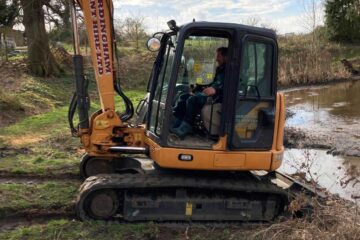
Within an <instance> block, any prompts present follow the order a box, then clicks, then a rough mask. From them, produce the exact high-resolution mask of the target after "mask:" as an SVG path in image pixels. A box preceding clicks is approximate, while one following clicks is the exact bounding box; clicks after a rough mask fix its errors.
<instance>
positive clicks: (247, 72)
mask: <svg viewBox="0 0 360 240" xmlns="http://www.w3.org/2000/svg"><path fill="white" fill-rule="evenodd" d="M276 69H277V44H276V42H275V41H274V40H272V39H269V38H265V37H259V36H256V35H245V36H244V37H243V38H242V41H241V60H240V69H239V76H238V79H237V87H236V92H235V105H234V114H233V119H232V127H231V132H230V141H229V144H230V146H229V147H230V148H231V149H233V150H244V149H247V150H251V149H264V150H269V149H271V146H272V140H273V135H274V122H275V109H276V105H275V103H276V99H275V98H276V78H277V77H276V75H277V72H276Z"/></svg>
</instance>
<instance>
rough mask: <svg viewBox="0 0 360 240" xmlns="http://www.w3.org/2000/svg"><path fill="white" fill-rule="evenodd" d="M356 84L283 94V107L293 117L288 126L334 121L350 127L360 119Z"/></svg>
mask: <svg viewBox="0 0 360 240" xmlns="http://www.w3.org/2000/svg"><path fill="white" fill-rule="evenodd" d="M359 93H360V81H352V82H346V83H339V84H333V85H329V86H326V87H324V86H322V87H318V88H316V87H312V88H304V89H295V90H291V91H285V96H286V104H287V106H288V107H289V108H290V109H291V110H293V111H294V112H296V113H298V112H299V114H296V115H295V116H294V117H295V118H296V117H299V118H301V119H290V121H289V122H288V124H289V125H298V124H304V123H306V124H311V123H312V122H326V121H331V122H333V120H334V119H335V120H336V121H344V122H346V123H350V124H353V123H354V121H359V118H360V96H359Z"/></svg>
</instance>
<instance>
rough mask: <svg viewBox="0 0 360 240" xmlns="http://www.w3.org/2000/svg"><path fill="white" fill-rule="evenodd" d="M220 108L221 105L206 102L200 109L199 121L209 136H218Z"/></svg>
mask: <svg viewBox="0 0 360 240" xmlns="http://www.w3.org/2000/svg"><path fill="white" fill-rule="evenodd" d="M221 108H222V104H221V103H219V102H213V101H208V102H207V103H206V104H205V105H204V107H203V108H202V109H201V119H202V121H203V123H204V127H205V129H206V130H207V131H208V133H209V134H210V135H211V136H218V135H219V133H220V123H221Z"/></svg>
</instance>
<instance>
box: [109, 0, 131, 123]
mask: <svg viewBox="0 0 360 240" xmlns="http://www.w3.org/2000/svg"><path fill="white" fill-rule="evenodd" d="M106 4H107V5H108V9H111V12H110V22H111V34H112V39H113V46H114V54H115V58H116V65H117V69H120V65H119V54H118V49H117V45H116V39H115V38H116V35H115V28H114V18H113V15H114V12H113V11H114V6H111V7H110V2H109V0H107V1H106ZM113 61H114V57H113ZM114 89H115V91H116V93H117V94H119V96H120V97H121V98H122V100H123V101H124V104H125V112H124V113H123V114H121V116H120V119H121V121H123V122H126V121H127V120H129V119H130V118H132V116H133V115H134V106H133V103H132V102H131V100H130V99H129V98H128V97H127V96H126V95H125V93H124V92H123V91H122V89H121V86H120V78H119V77H118V76H116V74H115V71H114Z"/></svg>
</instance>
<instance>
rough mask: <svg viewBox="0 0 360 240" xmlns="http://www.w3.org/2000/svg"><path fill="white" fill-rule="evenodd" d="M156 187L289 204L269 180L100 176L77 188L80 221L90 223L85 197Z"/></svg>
mask: <svg viewBox="0 0 360 240" xmlns="http://www.w3.org/2000/svg"><path fill="white" fill-rule="evenodd" d="M155 188H193V189H194V188H195V189H196V188H200V189H211V190H226V191H236V192H247V193H262V194H271V195H278V196H279V197H280V198H281V199H282V200H283V202H284V204H286V203H287V201H288V193H287V191H285V190H283V189H281V188H279V187H277V186H276V185H274V184H273V183H271V182H270V181H266V179H265V180H259V179H257V178H255V177H253V178H251V179H249V178H247V179H243V178H237V177H219V178H218V177H216V178H215V177H214V176H212V177H210V176H196V177H193V176H189V175H174V174H101V175H97V176H92V177H89V178H87V179H86V180H85V181H84V183H83V184H82V185H81V186H80V188H79V194H78V197H77V201H76V212H77V215H78V217H79V218H80V219H82V220H89V219H90V217H89V216H87V214H86V212H85V211H84V209H83V204H84V200H85V198H86V197H87V196H88V195H89V194H90V193H91V192H93V191H96V190H100V189H118V190H120V189H155Z"/></svg>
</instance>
